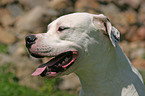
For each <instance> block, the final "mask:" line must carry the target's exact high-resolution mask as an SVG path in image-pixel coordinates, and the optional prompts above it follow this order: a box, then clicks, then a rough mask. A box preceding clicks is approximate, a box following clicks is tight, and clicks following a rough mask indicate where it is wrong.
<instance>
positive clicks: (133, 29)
mask: <svg viewBox="0 0 145 96" xmlns="http://www.w3.org/2000/svg"><path fill="white" fill-rule="evenodd" d="M137 28H138V27H137V26H135V25H134V26H132V27H130V28H129V31H128V32H127V34H126V35H125V39H126V40H128V41H131V42H133V41H136V40H137V39H138V38H137V37H136V36H135V34H136V31H137Z"/></svg>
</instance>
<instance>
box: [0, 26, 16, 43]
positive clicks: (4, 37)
mask: <svg viewBox="0 0 145 96" xmlns="http://www.w3.org/2000/svg"><path fill="white" fill-rule="evenodd" d="M16 40H17V39H16V37H15V36H14V34H12V33H10V32H7V31H5V30H4V29H2V28H1V27H0V42H1V43H4V44H12V43H14V42H16Z"/></svg>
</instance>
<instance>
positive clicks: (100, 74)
mask: <svg viewBox="0 0 145 96" xmlns="http://www.w3.org/2000/svg"><path fill="white" fill-rule="evenodd" d="M119 37H120V33H119V32H118V30H117V29H116V28H114V27H113V26H112V25H111V23H110V21H109V20H108V18H106V17H105V16H104V15H102V14H100V15H94V14H89V13H74V14H69V15H65V16H62V17H60V18H58V19H56V20H55V21H53V22H52V23H51V24H49V25H48V32H47V33H42V34H34V35H29V36H27V37H26V47H27V49H28V51H29V52H30V54H31V55H32V56H34V57H36V58H42V57H49V58H50V57H52V58H51V59H50V60H49V61H48V62H47V63H45V64H41V65H40V66H39V67H38V68H37V69H36V71H35V72H34V73H33V74H32V75H34V76H37V75H41V76H42V77H48V78H54V77H56V76H60V75H64V74H69V73H70V72H75V73H76V74H77V75H78V77H79V79H80V82H81V85H82V89H81V92H80V96H145V93H144V83H143V79H142V77H141V75H140V74H139V72H138V71H137V70H136V69H135V68H134V67H133V66H132V65H131V63H130V61H129V60H128V58H127V57H126V56H125V55H124V53H123V52H122V50H121V49H120V47H119V45H118V40H119Z"/></svg>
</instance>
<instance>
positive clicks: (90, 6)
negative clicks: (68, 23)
mask: <svg viewBox="0 0 145 96" xmlns="http://www.w3.org/2000/svg"><path fill="white" fill-rule="evenodd" d="M99 7H100V6H99V3H98V2H97V1H96V0H77V2H76V3H75V11H88V12H90V13H96V12H97V10H98V9H99Z"/></svg>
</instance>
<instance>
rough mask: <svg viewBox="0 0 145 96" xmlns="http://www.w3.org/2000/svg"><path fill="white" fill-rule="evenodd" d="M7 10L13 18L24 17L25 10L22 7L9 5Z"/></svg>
mask: <svg viewBox="0 0 145 96" xmlns="http://www.w3.org/2000/svg"><path fill="white" fill-rule="evenodd" d="M7 9H8V10H9V12H10V13H11V15H12V16H13V17H17V16H22V15H24V10H23V9H22V7H20V5H19V4H9V5H7Z"/></svg>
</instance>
